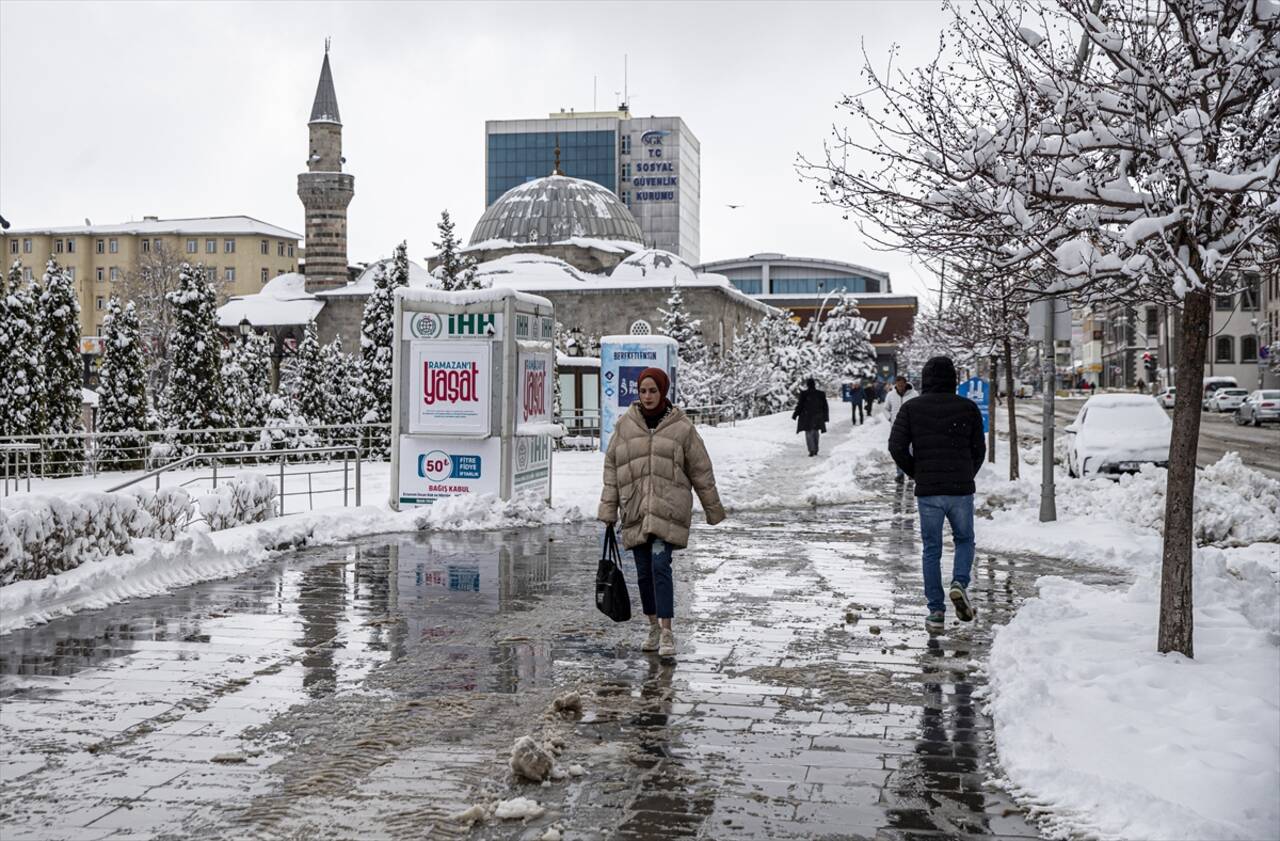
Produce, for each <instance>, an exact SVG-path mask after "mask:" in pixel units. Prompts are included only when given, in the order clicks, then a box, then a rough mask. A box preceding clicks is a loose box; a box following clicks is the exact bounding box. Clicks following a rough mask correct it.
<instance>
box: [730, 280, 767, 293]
mask: <svg viewBox="0 0 1280 841" xmlns="http://www.w3.org/2000/svg"><path fill="white" fill-rule="evenodd" d="M729 282H730V283H732V284H733V285H734V287H736V288H737V289H738V291H739V292H745V293H746V294H748V295H759V294H760V290H762V289H763V288H764V283H763V281H762V279H761V278H758V277H731V278H729Z"/></svg>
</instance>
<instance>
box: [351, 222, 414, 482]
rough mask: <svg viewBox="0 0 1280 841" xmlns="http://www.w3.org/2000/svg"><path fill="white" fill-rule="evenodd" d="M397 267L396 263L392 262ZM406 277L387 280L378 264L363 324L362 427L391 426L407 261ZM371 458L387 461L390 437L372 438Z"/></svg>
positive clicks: (394, 275) (397, 275) (395, 274)
mask: <svg viewBox="0 0 1280 841" xmlns="http://www.w3.org/2000/svg"><path fill="white" fill-rule="evenodd" d="M406 251H407V249H406V247H405V244H404V243H403V242H402V243H400V245H399V246H398V247H397V248H396V259H397V261H398V260H399V257H400V255H401V253H403V252H406ZM393 265H395V261H393ZM404 266H405V268H404V273H403V274H401V273H400V272H399V271H398V270H395V271H393V272H392V274H391V275H390V276H388V274H387V272H386V271H385V270H384V269H383V267H382V265H381V264H379V265H378V266H377V267H376V268H375V269H374V272H373V291H372V292H371V293H369V299H368V300H367V301H365V304H364V317H363V320H362V321H361V324H360V400H361V407H362V409H363V414H362V416H361V422H362V423H378V424H390V423H391V343H392V339H393V337H394V335H395V333H394V326H395V325H394V324H393V321H392V319H393V317H394V313H395V301H394V299H393V297H392V294H393V292H394V291H395V289H396V288H397V287H399V286H404V285H407V284H408V282H409V269H408V257H407V256H406V257H405V261H404ZM369 446H370V452H369V454H370V455H371V456H372V457H374V458H386V457H387V456H388V455H390V453H391V433H390V431H389V430H387V431H382V432H379V433H377V434H376V435H373V436H372V437H371V440H370V443H369Z"/></svg>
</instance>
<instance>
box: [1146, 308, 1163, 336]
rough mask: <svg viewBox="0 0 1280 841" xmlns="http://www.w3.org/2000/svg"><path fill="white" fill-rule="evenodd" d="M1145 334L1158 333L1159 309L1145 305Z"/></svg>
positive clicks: (1152, 334) (1155, 334)
mask: <svg viewBox="0 0 1280 841" xmlns="http://www.w3.org/2000/svg"><path fill="white" fill-rule="evenodd" d="M1147 335H1148V336H1158V335H1160V311H1159V310H1157V309H1156V308H1155V307H1147Z"/></svg>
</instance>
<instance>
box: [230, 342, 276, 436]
mask: <svg viewBox="0 0 1280 841" xmlns="http://www.w3.org/2000/svg"><path fill="white" fill-rule="evenodd" d="M222 388H223V390H224V391H225V392H226V398H225V400H224V406H225V412H226V423H227V425H228V426H235V427H242V428H244V427H256V426H263V425H264V424H265V423H266V417H267V406H268V405H269V404H270V402H271V398H272V394H271V337H270V336H264V335H261V334H258V333H254V334H253V335H251V336H249V338H248V339H246V340H244V341H241V342H236V343H234V344H232V345H230V346H229V347H227V348H224V349H223V351H222ZM242 439H243V441H244V443H245V444H246V445H252V444H253V443H255V442H256V441H257V438H256V437H254V436H253V434H252V433H246V434H245V435H244V436H242Z"/></svg>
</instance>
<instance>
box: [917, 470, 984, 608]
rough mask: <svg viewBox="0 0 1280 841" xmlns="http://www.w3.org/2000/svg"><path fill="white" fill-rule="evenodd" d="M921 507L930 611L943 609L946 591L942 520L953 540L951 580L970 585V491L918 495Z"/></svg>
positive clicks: (971, 521)
mask: <svg viewBox="0 0 1280 841" xmlns="http://www.w3.org/2000/svg"><path fill="white" fill-rule="evenodd" d="M916 506H917V507H918V508H919V509H920V542H921V543H922V544H923V545H924V553H923V559H924V595H925V598H926V599H928V601H929V610H930V611H939V612H944V613H945V612H946V609H947V602H946V594H945V593H944V592H943V589H942V521H943V520H944V519H945V520H946V521H947V522H949V523H950V524H951V538H952V540H954V541H955V544H956V559H955V563H954V564H952V567H951V580H952V581H958V582H960V583H961V584H963V585H964V586H966V587H968V586H969V571H970V570H971V569H972V568H973V553H974V541H973V494H966V495H964V496H918V497H916Z"/></svg>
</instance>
